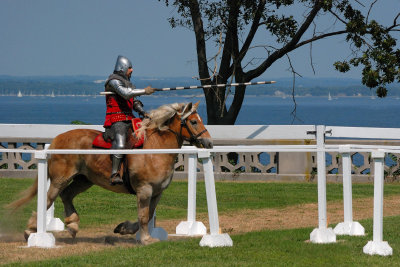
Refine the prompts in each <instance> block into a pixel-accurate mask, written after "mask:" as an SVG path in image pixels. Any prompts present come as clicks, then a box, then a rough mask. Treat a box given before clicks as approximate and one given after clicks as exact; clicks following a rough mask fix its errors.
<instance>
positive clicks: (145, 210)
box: [137, 185, 160, 245]
mask: <svg viewBox="0 0 400 267" xmlns="http://www.w3.org/2000/svg"><path fill="white" fill-rule="evenodd" d="M152 194H153V189H152V187H151V185H145V186H142V187H141V188H140V189H139V190H137V203H138V221H139V231H140V242H141V243H142V244H143V245H149V244H152V243H155V242H158V241H160V240H159V239H158V238H153V237H151V236H150V233H149V221H150V219H151V217H150V215H152V214H151V208H150V203H151V200H152Z"/></svg>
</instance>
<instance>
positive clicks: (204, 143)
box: [136, 102, 213, 148]
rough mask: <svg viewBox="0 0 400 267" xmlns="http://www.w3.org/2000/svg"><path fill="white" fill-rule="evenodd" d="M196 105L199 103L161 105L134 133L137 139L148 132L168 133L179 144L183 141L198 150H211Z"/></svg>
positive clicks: (208, 136)
mask: <svg viewBox="0 0 400 267" xmlns="http://www.w3.org/2000/svg"><path fill="white" fill-rule="evenodd" d="M198 105H199V102H197V103H196V104H194V105H192V103H189V104H184V103H174V104H169V105H163V106H161V107H159V108H158V109H155V110H152V111H151V112H150V114H149V117H148V118H146V119H144V120H143V122H142V124H141V127H140V128H139V129H138V131H137V132H136V133H137V135H138V136H139V137H141V136H145V137H146V135H147V134H146V132H147V131H148V130H150V131H156V132H160V133H162V132H165V131H170V132H173V133H174V134H175V136H176V137H177V139H178V143H180V144H182V142H183V140H185V141H188V142H190V144H193V145H195V146H197V147H199V148H212V146H213V145H212V140H211V137H210V134H209V133H208V131H207V129H206V127H205V126H204V124H203V121H202V119H201V118H200V116H199V114H197V111H196V110H197V107H198Z"/></svg>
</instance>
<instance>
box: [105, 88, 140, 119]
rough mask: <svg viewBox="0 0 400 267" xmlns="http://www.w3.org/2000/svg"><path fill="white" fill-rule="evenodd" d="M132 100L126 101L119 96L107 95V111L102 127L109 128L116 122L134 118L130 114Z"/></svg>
mask: <svg viewBox="0 0 400 267" xmlns="http://www.w3.org/2000/svg"><path fill="white" fill-rule="evenodd" d="M133 100H134V98H133V97H132V98H131V99H129V100H126V99H124V98H123V97H121V96H119V95H107V96H106V105H107V110H106V119H105V121H104V127H110V126H111V125H112V124H113V123H115V122H118V121H130V120H132V119H133V118H134V116H133V113H132V109H133Z"/></svg>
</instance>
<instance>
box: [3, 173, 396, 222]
mask: <svg viewBox="0 0 400 267" xmlns="http://www.w3.org/2000/svg"><path fill="white" fill-rule="evenodd" d="M32 183H33V180H31V179H1V180H0V190H1V192H2V195H1V197H0V207H3V206H4V205H5V204H7V203H10V202H11V201H12V200H15V199H17V198H18V192H20V191H22V190H24V189H26V188H27V187H29V186H30V185H31V184H32ZM216 192H217V202H218V211H219V213H226V212H230V211H237V210H241V209H262V208H283V207H287V206H292V205H296V204H305V203H316V202H317V199H318V198H317V184H314V183H236V182H235V183H228V182H218V183H216ZM384 193H385V196H388V195H393V194H400V184H386V185H385V192H384ZM372 196H373V185H372V184H356V185H353V198H364V197H372ZM327 199H328V201H335V200H337V201H339V200H342V199H343V189H342V185H341V184H328V185H327ZM74 204H75V207H76V209H77V211H78V213H79V215H80V219H81V223H80V226H81V227H82V228H85V227H90V226H96V225H103V224H114V223H119V222H121V221H124V220H127V219H129V220H136V217H137V212H136V197H135V196H131V195H125V194H116V193H113V192H110V191H106V190H104V189H102V188H100V187H97V186H93V187H92V188H90V189H89V190H88V191H86V192H84V193H82V194H80V195H78V196H77V197H76V198H75V200H74ZM186 208H187V182H179V181H174V182H172V183H171V185H170V187H169V188H168V189H167V190H165V192H164V194H163V196H162V198H161V200H160V203H159V205H158V207H157V217H158V218H159V219H177V218H185V217H186V212H187V210H186ZM33 210H36V201H32V202H31V203H30V204H28V205H27V206H26V207H24V208H23V209H22V210H21V211H18V212H17V213H16V214H15V215H14V216H11V217H10V216H9V215H7V211H5V210H4V209H0V227H1V225H4V224H6V222H5V221H4V218H6V221H10V220H11V223H10V224H11V225H12V227H13V228H16V229H18V230H22V229H24V227H25V224H26V221H27V219H28V218H29V216H30V214H31V212H32V211H33ZM197 212H198V213H202V212H204V213H206V212H207V201H206V194H205V187H204V182H199V183H198V184H197ZM55 216H56V217H60V218H63V206H62V203H61V200H60V198H57V200H56V203H55ZM13 218H16V219H17V220H12V219H13Z"/></svg>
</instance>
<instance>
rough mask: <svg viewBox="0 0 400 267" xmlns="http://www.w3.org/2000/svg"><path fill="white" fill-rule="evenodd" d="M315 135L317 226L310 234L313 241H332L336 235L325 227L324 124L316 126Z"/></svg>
mask: <svg viewBox="0 0 400 267" xmlns="http://www.w3.org/2000/svg"><path fill="white" fill-rule="evenodd" d="M316 128H317V129H316V135H317V171H318V228H315V229H314V230H313V231H312V232H311V234H310V241H311V242H313V243H334V242H336V235H335V233H334V232H333V230H332V228H327V216H326V163H325V126H324V125H317V126H316Z"/></svg>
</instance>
